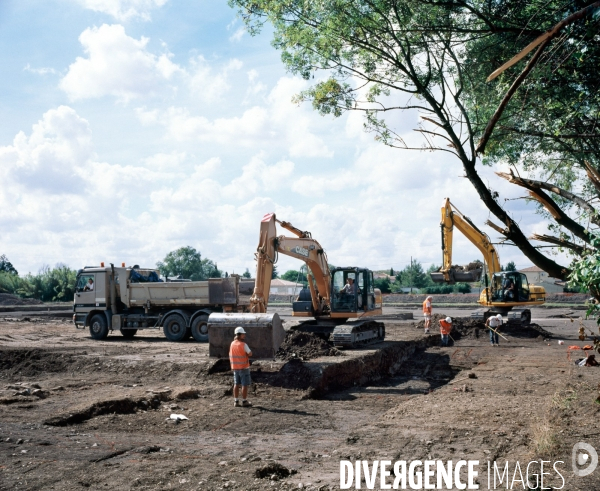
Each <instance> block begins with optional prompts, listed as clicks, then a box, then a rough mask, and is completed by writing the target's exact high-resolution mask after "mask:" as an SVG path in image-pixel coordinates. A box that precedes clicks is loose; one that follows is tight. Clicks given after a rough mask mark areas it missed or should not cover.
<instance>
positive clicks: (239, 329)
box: [234, 327, 246, 334]
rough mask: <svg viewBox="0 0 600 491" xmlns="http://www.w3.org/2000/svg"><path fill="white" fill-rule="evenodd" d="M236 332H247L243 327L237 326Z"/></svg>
mask: <svg viewBox="0 0 600 491" xmlns="http://www.w3.org/2000/svg"><path fill="white" fill-rule="evenodd" d="M234 332H235V334H246V331H244V328H243V327H236V328H235V331H234Z"/></svg>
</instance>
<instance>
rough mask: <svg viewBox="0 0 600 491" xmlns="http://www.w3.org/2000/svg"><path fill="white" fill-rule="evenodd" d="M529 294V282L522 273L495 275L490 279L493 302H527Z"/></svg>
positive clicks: (512, 272)
mask: <svg viewBox="0 0 600 491" xmlns="http://www.w3.org/2000/svg"><path fill="white" fill-rule="evenodd" d="M529 293H530V292H529V282H528V281H527V276H526V275H524V274H523V273H518V272H516V271H510V272H503V273H496V274H494V276H493V277H492V300H493V301H494V302H528V301H529Z"/></svg>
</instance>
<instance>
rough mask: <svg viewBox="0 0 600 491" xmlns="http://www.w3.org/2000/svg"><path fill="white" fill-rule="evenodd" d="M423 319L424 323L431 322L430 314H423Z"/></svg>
mask: <svg viewBox="0 0 600 491" xmlns="http://www.w3.org/2000/svg"><path fill="white" fill-rule="evenodd" d="M423 317H425V320H426V321H430V320H431V314H423Z"/></svg>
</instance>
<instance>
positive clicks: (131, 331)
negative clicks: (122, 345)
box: [120, 329, 138, 339]
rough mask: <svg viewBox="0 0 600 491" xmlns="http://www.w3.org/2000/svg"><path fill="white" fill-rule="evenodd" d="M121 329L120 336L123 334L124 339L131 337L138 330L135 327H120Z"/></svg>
mask: <svg viewBox="0 0 600 491" xmlns="http://www.w3.org/2000/svg"><path fill="white" fill-rule="evenodd" d="M120 331H121V336H123V337H124V338H125V339H132V338H133V336H135V334H136V333H137V332H138V330H137V329H120Z"/></svg>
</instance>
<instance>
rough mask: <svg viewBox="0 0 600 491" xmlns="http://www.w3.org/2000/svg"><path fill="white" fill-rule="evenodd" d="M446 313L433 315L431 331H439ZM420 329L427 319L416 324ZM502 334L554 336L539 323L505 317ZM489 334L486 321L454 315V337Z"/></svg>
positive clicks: (522, 336)
mask: <svg viewBox="0 0 600 491" xmlns="http://www.w3.org/2000/svg"><path fill="white" fill-rule="evenodd" d="M445 318H446V315H445V314H433V315H432V316H431V332H432V333H437V332H439V329H440V327H439V326H440V324H439V321H440V319H445ZM415 327H416V328H418V329H424V328H425V321H424V320H422V321H420V322H418V323H417V324H415ZM499 332H500V333H501V334H505V335H510V336H513V337H520V338H536V337H538V336H541V337H543V338H545V339H549V338H552V337H553V335H552V333H550V332H548V331H546V330H545V329H543V328H542V327H541V326H539V325H538V324H533V323H532V324H529V325H527V326H522V325H519V324H513V323H507V322H506V319H504V324H502V327H501V328H500V330H499ZM481 335H483V336H487V335H488V328H487V327H486V326H485V322H483V321H481V320H479V319H473V318H471V317H453V318H452V333H451V336H452V337H453V338H454V339H460V338H467V339H468V338H478V337H479V336H481Z"/></svg>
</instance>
